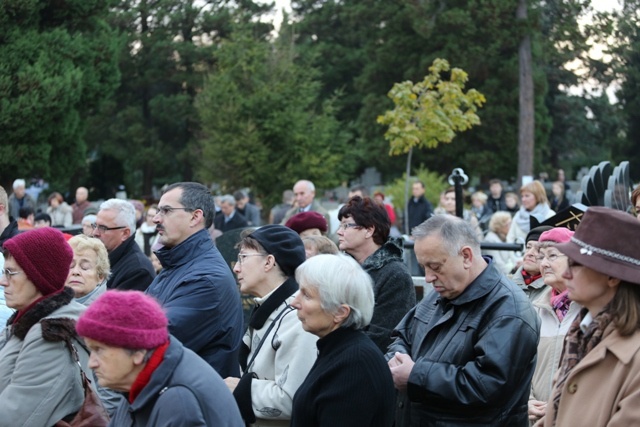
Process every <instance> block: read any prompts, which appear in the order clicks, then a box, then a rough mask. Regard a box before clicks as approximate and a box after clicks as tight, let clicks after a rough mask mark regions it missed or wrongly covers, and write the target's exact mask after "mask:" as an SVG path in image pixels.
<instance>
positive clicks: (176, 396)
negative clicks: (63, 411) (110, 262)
mask: <svg viewBox="0 0 640 427" xmlns="http://www.w3.org/2000/svg"><path fill="white" fill-rule="evenodd" d="M76 329H77V330H78V334H79V335H80V336H83V337H84V338H85V341H86V343H87V346H88V347H89V349H90V350H91V355H90V357H89V367H90V368H91V369H93V370H94V371H95V373H96V376H97V378H98V383H99V384H100V385H101V386H103V387H108V388H110V389H113V390H117V391H120V392H123V393H128V399H126V400H122V401H121V403H120V406H119V407H118V409H117V410H116V413H115V415H114V416H113V418H112V419H111V423H110V424H109V425H113V426H118V427H121V426H147V425H148V426H159V425H162V426H194V427H195V426H205V425H206V426H237V427H240V426H243V425H244V424H243V422H242V419H241V418H240V413H239V412H238V408H237V407H236V404H235V402H234V400H233V397H232V396H231V393H230V392H229V390H227V388H226V386H225V385H224V382H223V381H222V378H220V375H218V374H217V373H216V372H215V371H214V370H213V369H212V368H211V367H210V366H209V365H207V363H206V362H204V361H203V360H202V359H201V358H199V357H198V356H197V355H196V354H195V353H193V352H192V351H191V350H189V349H187V348H185V347H184V346H183V345H182V344H181V343H180V342H179V341H178V340H176V339H175V338H173V337H171V336H169V333H168V330H167V317H166V316H165V314H164V312H163V311H162V308H161V307H160V306H159V304H158V303H157V302H156V301H154V300H153V298H151V297H148V296H146V295H144V294H142V293H140V292H136V291H123V292H114V291H110V292H107V293H105V294H104V295H101V296H100V297H99V298H98V299H97V300H96V301H95V302H94V303H93V304H91V306H89V308H88V309H87V311H86V312H85V313H84V314H83V315H82V316H81V317H80V319H79V320H78V324H77V326H76Z"/></svg>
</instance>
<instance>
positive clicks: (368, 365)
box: [291, 208, 395, 427]
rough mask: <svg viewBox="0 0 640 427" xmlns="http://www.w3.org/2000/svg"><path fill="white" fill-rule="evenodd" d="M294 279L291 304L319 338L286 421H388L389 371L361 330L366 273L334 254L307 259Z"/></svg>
mask: <svg viewBox="0 0 640 427" xmlns="http://www.w3.org/2000/svg"><path fill="white" fill-rule="evenodd" d="M383 209H384V208H383ZM296 279H297V280H298V283H300V292H299V293H298V295H297V296H296V298H295V300H294V301H293V302H292V305H293V307H295V308H296V309H297V310H298V318H299V319H300V321H301V322H302V327H303V328H304V330H305V331H307V332H310V333H312V334H314V335H316V336H317V337H318V338H319V340H318V342H317V346H318V359H317V360H316V363H315V364H314V365H313V368H311V371H310V372H309V375H308V376H307V378H306V379H305V380H304V382H303V383H302V385H301V386H300V388H299V389H298V392H297V393H296V395H295V397H294V399H293V415H292V418H291V426H292V427H298V426H303V427H311V426H335V427H339V426H370V427H373V426H381V427H382V426H391V425H392V424H393V418H394V414H395V391H394V389H393V380H392V379H391V372H390V371H389V368H388V367H387V364H386V362H385V360H384V356H383V355H382V353H380V350H379V349H378V348H377V347H376V346H375V345H374V343H373V342H372V341H371V339H370V338H369V337H367V336H366V335H365V334H364V333H363V332H362V329H363V328H365V327H366V326H367V324H368V323H369V321H370V320H371V317H372V315H373V306H374V300H373V291H372V288H371V284H372V282H371V278H370V277H369V275H368V274H367V273H366V272H365V271H363V270H362V268H360V266H359V265H358V263H357V262H356V261H354V260H353V259H352V258H350V257H348V256H346V255H342V254H338V255H317V256H314V257H312V258H309V259H308V260H307V261H306V262H305V263H304V264H302V265H301V266H300V267H298V270H297V271H296Z"/></svg>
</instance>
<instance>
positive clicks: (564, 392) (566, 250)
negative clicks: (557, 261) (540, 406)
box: [536, 206, 640, 427]
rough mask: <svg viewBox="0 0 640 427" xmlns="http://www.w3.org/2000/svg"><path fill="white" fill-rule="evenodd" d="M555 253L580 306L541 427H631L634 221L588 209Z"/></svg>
mask: <svg viewBox="0 0 640 427" xmlns="http://www.w3.org/2000/svg"><path fill="white" fill-rule="evenodd" d="M556 248H557V249H558V250H559V251H560V252H561V253H563V254H565V255H566V256H567V258H568V266H566V267H565V271H564V273H563V277H564V279H566V281H567V290H568V295H569V298H570V299H571V300H572V301H575V302H577V303H579V304H581V305H582V306H583V307H584V308H583V309H582V310H581V311H580V313H579V314H578V317H577V318H576V319H575V321H574V322H573V324H572V325H571V327H570V329H569V332H568V333H567V337H566V339H565V342H564V349H563V351H562V359H561V362H560V368H559V370H558V373H557V374H556V377H555V380H554V381H555V382H554V387H553V391H552V392H551V397H550V399H549V401H548V403H547V408H546V415H545V416H544V417H543V418H542V419H541V420H540V421H538V423H537V424H536V425H538V426H541V425H544V426H569V425H571V426H590V427H600V426H632V425H637V424H638V419H640V398H639V396H640V382H639V381H638V378H640V260H639V259H638V254H639V253H640V223H638V221H636V220H635V219H634V218H633V217H632V216H630V215H628V214H626V213H624V212H620V211H615V210H612V209H608V208H603V207H597V206H593V207H590V208H589V209H588V210H587V212H586V213H585V214H584V217H583V219H582V222H581V224H580V226H579V227H578V229H577V231H576V233H575V234H574V235H573V236H572V237H571V240H570V241H569V242H567V243H561V244H559V245H557V246H556Z"/></svg>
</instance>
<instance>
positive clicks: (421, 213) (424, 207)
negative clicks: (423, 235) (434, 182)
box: [407, 196, 433, 233]
mask: <svg viewBox="0 0 640 427" xmlns="http://www.w3.org/2000/svg"><path fill="white" fill-rule="evenodd" d="M407 209H408V212H407V219H408V221H409V233H411V230H413V227H417V226H418V225H420V224H422V223H423V222H425V221H426V220H428V219H429V218H431V217H432V216H433V206H431V203H430V202H429V201H428V200H427V199H426V198H425V197H424V196H420V198H418V200H415V199H414V198H413V197H412V198H411V199H409V203H408V205H407Z"/></svg>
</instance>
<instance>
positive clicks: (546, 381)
mask: <svg viewBox="0 0 640 427" xmlns="http://www.w3.org/2000/svg"><path fill="white" fill-rule="evenodd" d="M571 236H573V231H571V230H569V229H568V228H562V227H560V228H552V229H551V230H548V231H545V232H544V233H542V234H541V235H540V238H539V239H538V244H537V245H538V255H537V262H538V265H539V267H540V272H541V273H542V280H544V284H545V285H546V286H545V288H544V291H543V293H542V294H541V295H540V297H539V298H537V299H536V300H535V302H534V303H533V306H534V308H535V309H536V313H537V314H538V317H539V318H540V322H541V326H540V341H539V342H538V351H537V354H538V359H537V361H536V370H535V372H534V373H533V378H532V379H531V394H530V395H529V410H528V412H529V419H530V420H531V421H537V420H538V419H540V418H541V417H542V416H543V415H544V414H545V408H546V406H547V400H549V396H550V395H551V388H552V382H551V381H552V379H553V375H554V374H555V372H556V370H557V369H558V363H559V362H560V355H561V353H562V343H563V341H564V337H565V335H566V334H567V331H569V327H570V326H571V323H572V322H573V320H574V319H575V318H576V316H577V315H578V313H579V312H580V309H581V308H582V307H581V306H580V305H579V304H578V303H577V302H572V301H570V300H569V296H568V291H567V279H565V278H564V277H563V274H564V272H565V270H566V269H567V256H566V255H564V254H563V253H562V252H560V251H559V250H558V248H557V247H556V245H557V244H559V243H566V242H568V241H569V240H570V239H571Z"/></svg>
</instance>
